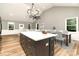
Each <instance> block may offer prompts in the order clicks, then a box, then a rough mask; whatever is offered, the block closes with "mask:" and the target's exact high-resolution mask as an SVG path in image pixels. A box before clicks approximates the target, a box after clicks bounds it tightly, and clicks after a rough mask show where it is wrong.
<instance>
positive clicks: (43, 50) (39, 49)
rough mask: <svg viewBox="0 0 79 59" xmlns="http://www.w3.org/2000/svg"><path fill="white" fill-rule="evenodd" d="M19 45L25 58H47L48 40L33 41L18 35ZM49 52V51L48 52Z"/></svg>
mask: <svg viewBox="0 0 79 59" xmlns="http://www.w3.org/2000/svg"><path fill="white" fill-rule="evenodd" d="M20 43H21V46H22V48H23V50H24V52H25V54H26V55H27V56H49V55H50V53H49V50H51V49H49V39H43V40H40V41H34V40H32V39H30V38H28V37H26V36H25V35H23V34H20ZM50 52H51V51H50Z"/></svg>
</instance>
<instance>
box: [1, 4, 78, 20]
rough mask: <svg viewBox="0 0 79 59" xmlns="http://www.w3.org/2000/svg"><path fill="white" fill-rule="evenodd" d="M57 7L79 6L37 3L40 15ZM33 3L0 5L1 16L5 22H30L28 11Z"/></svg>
mask: <svg viewBox="0 0 79 59" xmlns="http://www.w3.org/2000/svg"><path fill="white" fill-rule="evenodd" d="M56 6H77V7H78V6H79V4H78V3H35V7H36V8H37V9H39V10H40V14H41V13H42V12H43V11H45V10H47V9H49V8H51V7H56ZM30 7H31V3H13V4H11V3H9V4H8V3H6V4H4V3H0V16H1V17H2V19H4V20H16V21H27V20H29V17H28V14H27V9H28V8H30Z"/></svg>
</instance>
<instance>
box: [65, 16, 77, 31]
mask: <svg viewBox="0 0 79 59" xmlns="http://www.w3.org/2000/svg"><path fill="white" fill-rule="evenodd" d="M73 18H76V32H78V17H68V18H66V19H65V30H66V31H68V30H67V19H73Z"/></svg>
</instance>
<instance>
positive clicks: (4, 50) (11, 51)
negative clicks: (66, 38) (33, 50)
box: [0, 35, 79, 56]
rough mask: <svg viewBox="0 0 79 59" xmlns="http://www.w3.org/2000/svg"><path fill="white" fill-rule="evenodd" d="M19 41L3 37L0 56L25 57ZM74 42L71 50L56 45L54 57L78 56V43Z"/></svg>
mask: <svg viewBox="0 0 79 59" xmlns="http://www.w3.org/2000/svg"><path fill="white" fill-rule="evenodd" d="M19 40H20V37H19V36H18V35H15V36H5V37H3V38H2V42H1V43H2V44H1V53H0V56H25V53H24V51H23V49H22V47H21V45H20V41H19ZM74 42H75V43H74V46H73V47H72V49H65V48H63V47H62V46H59V44H57V43H56V44H55V48H54V49H55V51H54V52H55V56H79V42H78V41H74Z"/></svg>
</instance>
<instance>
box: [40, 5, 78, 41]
mask: <svg viewBox="0 0 79 59" xmlns="http://www.w3.org/2000/svg"><path fill="white" fill-rule="evenodd" d="M68 17H79V7H53V8H51V9H49V10H46V11H45V12H44V13H42V16H41V20H40V21H39V22H40V24H41V23H44V24H45V28H46V29H52V28H53V26H55V27H56V29H57V30H65V19H66V18H68ZM78 22H79V19H78ZM78 28H79V26H78ZM78 36H79V32H77V33H72V39H75V40H79V37H78Z"/></svg>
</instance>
